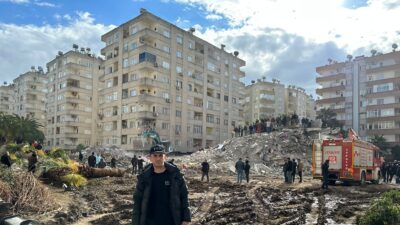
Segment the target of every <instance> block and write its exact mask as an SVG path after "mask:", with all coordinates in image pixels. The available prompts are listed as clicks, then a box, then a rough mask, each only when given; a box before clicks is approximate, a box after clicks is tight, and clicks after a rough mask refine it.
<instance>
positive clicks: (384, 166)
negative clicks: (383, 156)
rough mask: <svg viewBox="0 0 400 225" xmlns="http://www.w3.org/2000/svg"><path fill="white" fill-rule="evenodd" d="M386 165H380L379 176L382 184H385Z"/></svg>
mask: <svg viewBox="0 0 400 225" xmlns="http://www.w3.org/2000/svg"><path fill="white" fill-rule="evenodd" d="M386 172H387V171H386V163H385V162H382V164H381V176H382V178H383V182H384V183H386Z"/></svg>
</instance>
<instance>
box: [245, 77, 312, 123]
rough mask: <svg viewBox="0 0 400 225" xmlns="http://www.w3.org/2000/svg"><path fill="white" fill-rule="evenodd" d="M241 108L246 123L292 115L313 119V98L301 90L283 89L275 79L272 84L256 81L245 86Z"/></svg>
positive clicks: (282, 85) (296, 88)
mask: <svg viewBox="0 0 400 225" xmlns="http://www.w3.org/2000/svg"><path fill="white" fill-rule="evenodd" d="M243 107H244V115H245V121H246V122H254V121H256V120H260V119H265V118H269V117H277V116H279V115H282V114H293V113H296V114H297V115H299V117H300V118H303V117H306V118H309V119H312V120H314V119H315V109H314V107H315V106H314V100H313V98H312V97H311V96H310V95H307V93H306V92H305V90H304V89H303V88H300V87H295V86H293V85H289V86H288V87H287V88H285V85H284V84H281V83H280V82H279V81H278V80H275V79H273V82H268V81H261V80H258V82H255V83H253V84H251V85H248V86H246V95H245V99H244V106H243Z"/></svg>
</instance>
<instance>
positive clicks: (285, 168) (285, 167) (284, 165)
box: [282, 159, 289, 183]
mask: <svg viewBox="0 0 400 225" xmlns="http://www.w3.org/2000/svg"><path fill="white" fill-rule="evenodd" d="M287 166H288V161H287V159H285V163H284V164H283V168H282V172H283V176H284V177H285V183H287V182H289V181H288V177H287V173H286V172H287Z"/></svg>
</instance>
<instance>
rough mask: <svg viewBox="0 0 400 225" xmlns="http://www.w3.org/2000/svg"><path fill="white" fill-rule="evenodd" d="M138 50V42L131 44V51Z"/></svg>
mask: <svg viewBox="0 0 400 225" xmlns="http://www.w3.org/2000/svg"><path fill="white" fill-rule="evenodd" d="M136 48H137V43H136V42H132V43H131V50H135V49H136Z"/></svg>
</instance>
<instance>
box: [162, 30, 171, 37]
mask: <svg viewBox="0 0 400 225" xmlns="http://www.w3.org/2000/svg"><path fill="white" fill-rule="evenodd" d="M163 35H164V36H165V37H167V38H170V37H171V33H170V32H169V31H168V30H164V31H163Z"/></svg>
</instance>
